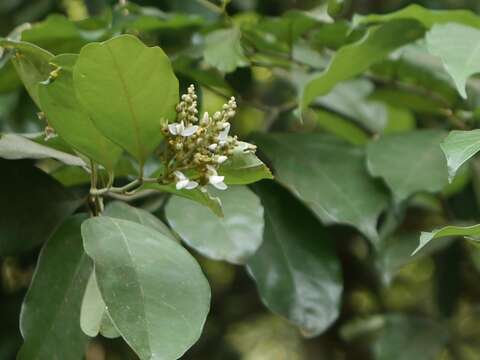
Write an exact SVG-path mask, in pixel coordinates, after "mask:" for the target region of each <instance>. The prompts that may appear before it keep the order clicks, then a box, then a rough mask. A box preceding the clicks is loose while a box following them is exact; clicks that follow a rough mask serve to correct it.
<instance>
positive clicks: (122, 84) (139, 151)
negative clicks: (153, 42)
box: [74, 35, 178, 164]
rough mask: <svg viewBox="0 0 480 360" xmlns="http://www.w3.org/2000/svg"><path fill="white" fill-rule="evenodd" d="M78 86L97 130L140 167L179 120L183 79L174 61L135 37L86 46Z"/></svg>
mask: <svg viewBox="0 0 480 360" xmlns="http://www.w3.org/2000/svg"><path fill="white" fill-rule="evenodd" d="M74 82H75V88H76V90H77V95H78V97H79V100H80V102H81V103H83V104H84V105H85V108H86V109H87V111H88V112H89V113H90V115H91V117H92V120H93V122H94V123H95V126H96V127H97V128H98V129H99V130H100V131H101V132H102V133H103V134H104V135H105V136H107V137H108V138H110V139H111V140H113V141H114V142H116V143H117V144H118V145H120V146H121V147H122V148H124V149H125V150H127V151H128V152H129V153H130V154H132V155H133V156H134V157H135V158H136V159H137V160H138V161H140V163H141V164H143V163H144V162H145V160H146V158H147V157H148V156H149V155H150V154H151V153H152V151H153V150H154V149H155V148H156V147H157V146H158V144H159V143H160V141H161V140H162V138H163V135H162V132H161V125H162V124H163V123H165V122H166V121H167V120H170V121H173V120H174V119H175V105H176V103H177V102H178V81H177V78H176V77H175V74H174V73H173V71H172V67H171V65H170V61H169V59H168V57H167V56H166V55H165V53H164V52H163V51H162V49H160V48H158V47H152V48H149V47H147V46H145V45H144V44H143V43H142V42H141V41H140V40H139V39H137V38H136V37H134V36H131V35H122V36H118V37H116V38H113V39H111V40H108V41H105V42H103V43H90V44H88V45H86V46H85V47H83V48H82V51H81V52H80V56H79V58H78V60H77V63H76V65H75V69H74ZM106 94H107V95H108V106H105V96H106Z"/></svg>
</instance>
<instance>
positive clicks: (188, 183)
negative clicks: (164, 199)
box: [173, 170, 198, 190]
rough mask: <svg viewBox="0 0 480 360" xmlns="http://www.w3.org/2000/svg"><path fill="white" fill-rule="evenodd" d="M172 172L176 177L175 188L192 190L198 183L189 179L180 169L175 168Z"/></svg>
mask: <svg viewBox="0 0 480 360" xmlns="http://www.w3.org/2000/svg"><path fill="white" fill-rule="evenodd" d="M173 174H174V175H175V177H176V178H177V183H176V185H175V188H176V189H177V190H182V189H187V190H192V189H195V188H196V187H197V186H198V183H197V182H196V181H192V180H190V179H189V178H187V177H186V176H185V174H184V173H182V172H181V171H178V170H177V171H175V172H174V173H173Z"/></svg>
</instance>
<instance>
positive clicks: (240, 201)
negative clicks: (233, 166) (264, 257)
mask: <svg viewBox="0 0 480 360" xmlns="http://www.w3.org/2000/svg"><path fill="white" fill-rule="evenodd" d="M215 194H216V195H217V196H218V197H219V198H220V200H221V201H222V205H223V212H224V217H223V218H220V217H218V216H216V215H215V214H213V213H211V212H209V211H205V208H204V207H203V206H202V205H200V204H196V203H192V202H191V201H189V200H187V199H182V198H180V197H173V198H172V199H170V201H169V202H168V204H167V208H166V216H167V220H168V222H169V224H170V225H171V227H172V229H173V230H174V231H175V232H177V233H178V234H179V235H180V237H181V238H182V240H183V241H184V242H185V243H186V244H188V245H189V246H191V247H192V248H194V249H195V250H197V251H198V252H200V253H201V254H203V255H205V256H207V257H209V258H212V259H215V260H226V261H228V262H231V263H233V264H242V263H245V261H246V260H247V259H248V258H249V257H250V256H251V255H253V254H254V253H255V251H256V250H257V249H258V247H259V246H260V244H261V243H262V235H263V207H262V205H261V204H260V200H259V199H258V197H257V196H256V195H255V194H253V193H252V192H251V191H250V190H249V189H248V188H246V187H243V186H232V187H229V188H228V189H227V190H225V191H217V192H216V193H215Z"/></svg>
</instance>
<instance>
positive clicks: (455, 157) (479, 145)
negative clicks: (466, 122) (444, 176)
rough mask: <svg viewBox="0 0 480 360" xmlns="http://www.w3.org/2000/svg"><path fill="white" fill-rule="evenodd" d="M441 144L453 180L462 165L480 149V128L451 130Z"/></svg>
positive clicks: (450, 177)
mask: <svg viewBox="0 0 480 360" xmlns="http://www.w3.org/2000/svg"><path fill="white" fill-rule="evenodd" d="M440 146H441V147H442V150H443V153H444V154H445V157H446V158H447V165H448V175H449V179H450V181H451V180H452V179H453V177H454V176H455V174H456V173H457V171H458V169H459V168H460V166H462V165H463V164H464V163H465V162H466V161H468V160H469V159H471V158H472V157H473V156H474V155H475V154H476V153H477V152H479V151H480V130H471V131H459V130H454V131H451V132H450V133H449V134H448V136H447V137H446V138H445V140H444V141H443V142H442V143H441V144H440Z"/></svg>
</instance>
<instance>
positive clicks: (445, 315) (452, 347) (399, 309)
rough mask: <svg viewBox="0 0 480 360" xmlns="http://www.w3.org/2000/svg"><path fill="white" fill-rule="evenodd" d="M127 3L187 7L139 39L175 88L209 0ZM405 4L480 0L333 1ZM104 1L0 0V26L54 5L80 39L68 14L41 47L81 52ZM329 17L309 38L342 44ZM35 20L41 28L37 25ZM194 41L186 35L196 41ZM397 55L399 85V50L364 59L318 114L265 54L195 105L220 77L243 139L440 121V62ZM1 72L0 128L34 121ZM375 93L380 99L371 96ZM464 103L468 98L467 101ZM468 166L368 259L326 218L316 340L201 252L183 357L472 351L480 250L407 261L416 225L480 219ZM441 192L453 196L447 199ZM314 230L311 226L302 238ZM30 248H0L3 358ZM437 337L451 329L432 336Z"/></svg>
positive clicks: (12, 346)
mask: <svg viewBox="0 0 480 360" xmlns="http://www.w3.org/2000/svg"><path fill="white" fill-rule="evenodd" d="M134 3H135V4H137V5H140V6H150V7H155V8H157V9H160V10H162V11H164V12H165V14H168V13H176V14H184V15H185V16H184V17H183V18H182V17H178V18H170V20H171V22H169V23H168V25H166V26H165V28H163V29H162V28H156V29H155V30H154V31H145V33H142V39H143V40H144V41H145V42H147V43H150V44H160V45H161V46H162V47H163V48H164V49H165V50H166V51H167V52H168V54H169V55H170V56H172V57H173V58H174V59H175V62H174V63H175V69H176V71H177V73H178V74H180V75H181V82H182V83H183V84H184V85H185V84H188V83H189V82H191V81H193V80H195V79H198V77H199V76H202V72H201V71H200V70H198V68H195V67H194V66H191V61H192V60H191V58H189V57H188V56H186V57H182V51H185V48H186V47H189V46H190V40H191V35H192V33H193V32H194V31H195V30H197V29H199V27H200V26H199V25H198V24H199V22H198V21H197V20H196V17H199V18H201V19H206V20H207V21H211V26H215V20H216V19H217V17H218V14H216V13H215V11H212V10H211V8H210V7H209V6H208V5H207V4H205V3H206V1H196V0H182V1H177V0H152V1H147V0H145V1H140V0H136V1H134ZM414 3H415V4H420V5H423V6H425V7H428V8H431V9H470V10H472V11H475V12H477V13H480V2H479V1H477V0H423V1H408V0H351V1H350V2H347V4H346V5H344V8H343V9H342V10H341V11H340V12H339V14H338V19H340V20H341V19H345V20H350V19H351V17H352V15H353V14H358V13H359V14H370V13H386V12H391V11H394V10H397V9H400V8H402V7H405V6H407V5H409V4H414ZM114 5H116V2H114V1H108V0H35V1H31V0H1V1H0V35H2V36H6V35H7V34H9V33H10V32H11V30H12V29H13V28H15V27H16V26H18V25H21V24H23V23H25V22H38V21H43V20H45V18H46V17H47V16H48V15H50V14H52V13H58V14H64V15H65V16H67V17H68V18H69V19H71V20H75V21H79V23H78V26H79V28H80V29H81V30H82V31H84V33H83V35H85V36H86V38H85V37H82V36H78V34H75V29H72V28H69V27H68V26H67V25H65V29H63V30H57V31H58V39H59V40H65V39H68V41H65V42H63V44H66V46H67V47H70V48H62V49H58V48H56V46H57V43H55V42H50V43H49V42H46V43H44V44H43V46H44V47H46V48H47V49H48V48H50V50H52V51H54V52H55V53H57V52H62V51H78V49H79V47H80V46H81V45H83V44H84V43H85V42H88V41H90V40H89V39H88V36H92V37H95V32H94V31H91V32H89V31H88V29H95V28H96V27H97V26H98V24H95V22H99V23H101V22H102V21H105V22H107V21H110V20H109V19H110V17H111V16H113V15H112V13H111V11H110V9H111V8H112V6H114ZM218 5H220V4H218ZM322 5H325V4H324V2H323V1H319V0H232V1H231V2H230V3H229V4H228V6H227V11H228V13H229V14H230V16H231V17H232V19H234V21H236V22H239V23H244V24H248V23H249V22H251V23H252V24H255V18H256V17H257V16H282V14H284V13H285V12H287V11H289V10H292V9H303V10H311V9H314V8H318V7H319V6H322ZM186 14H191V15H192V16H193V17H187V16H186ZM92 16H95V18H91V17H92ZM87 19H88V20H87ZM51 20H52V19H51ZM52 21H53V20H52ZM57 21H58V19H57ZM182 22H190V25H189V26H184V24H183V23H182ZM336 24H338V25H336V26H337V27H335V28H332V29H330V31H328V30H327V29H326V30H325V31H324V32H321V31H318V32H313V33H311V34H310V35H311V36H312V38H310V39H309V40H310V41H311V42H310V44H313V45H312V46H313V47H314V48H315V47H316V48H323V47H327V48H331V49H335V48H337V47H338V46H339V45H341V44H342V43H343V42H344V41H345V39H343V38H342V31H344V29H343V27H342V22H341V21H337V23H336ZM142 26H144V28H145V29H148V27H149V26H150V25H149V24H148V23H146V24H143V25H142ZM265 26H275V24H266V25H265ZM207 27H208V25H207ZM57 29H58V28H57ZM44 30H45V31H49V30H48V28H47V26H46V25H45V28H44ZM254 30H255V25H254V26H253V29H252V31H251V36H253V37H254V36H255V31H254ZM272 31H273V30H272ZM69 37H70V38H69ZM193 40H194V41H193V44H194V45H195V38H194V39H193ZM256 40H258V39H253V41H255V42H256ZM194 45H193V47H192V48H190V49H189V50H190V51H192V52H194V51H195V46H194ZM257 45H258V44H257ZM278 46H280V47H282V46H283V44H282V43H280V44H278ZM309 50H311V49H303V50H302V49H300V52H299V53H298V54H297V57H296V59H297V61H298V62H299V63H308V62H309V61H311V59H312V56H315V60H316V62H315V64H318V63H320V62H321V56H323V54H322V53H320V52H317V53H315V54H313V55H312V53H311V52H309ZM411 50H412V51H414V49H411ZM406 56H410V59H413V60H412V61H413V62H414V65H412V67H411V68H409V67H408V64H406V65H405V67H404V68H402V71H403V72H402V73H401V75H399V76H402V80H404V83H406V84H407V87H406V88H405V90H406V91H402V90H404V89H398V88H395V89H394V88H393V87H392V88H391V87H388V86H382V84H383V83H382V79H384V78H388V76H389V74H390V73H389V71H390V69H393V70H391V71H399V70H398V69H395V66H396V65H398V64H396V60H388V61H384V62H382V63H380V64H378V65H377V66H376V67H374V69H373V71H372V78H371V80H372V82H367V83H366V84H365V83H362V80H355V82H356V83H354V84H350V85H349V86H348V87H347V88H346V89H345V91H346V93H341V94H340V95H338V96H337V97H335V96H334V95H331V96H328V97H325V98H324V99H322V102H323V106H320V107H319V111H320V113H321V114H323V117H322V116H320V117H319V120H318V122H317V121H312V120H311V119H308V118H307V119H306V121H305V123H303V124H300V123H299V122H298V120H297V118H296V117H295V116H294V115H293V113H292V112H291V110H292V109H293V107H294V106H292V103H291V99H292V98H293V97H294V94H295V89H294V87H293V85H292V83H291V82H289V81H286V79H285V77H284V76H279V75H278V74H279V73H280V75H282V74H281V72H275V71H273V70H272V66H270V65H268V66H263V65H262V62H267V63H268V62H269V61H273V59H270V58H267V57H265V58H258V59H257V60H256V61H257V62H258V65H259V66H255V63H254V64H253V65H254V66H253V67H251V68H244V67H240V68H237V69H236V70H235V71H234V72H231V73H229V74H228V75H227V76H226V77H225V79H223V78H222V77H215V76H213V77H212V78H209V79H207V81H206V83H208V82H210V83H211V84H213V85H214V86H203V87H201V89H202V92H201V97H202V105H203V108H204V110H212V109H216V108H218V105H219V104H220V105H221V104H222V103H223V102H224V97H223V95H222V94H218V93H217V92H218V88H219V87H223V88H224V89H227V88H230V92H231V94H235V95H236V96H237V95H238V98H239V103H240V114H239V115H238V119H237V120H236V122H235V131H236V133H238V134H240V135H241V136H244V137H248V135H249V134H250V133H252V132H253V131H258V130H264V129H265V128H268V127H271V128H273V129H276V130H293V131H300V132H307V131H312V130H321V129H323V130H325V129H326V130H327V131H328V124H329V120H331V119H332V118H338V117H340V118H343V117H346V118H357V119H365V121H366V122H364V121H362V125H363V126H364V127H367V128H370V129H375V128H376V127H378V126H380V125H379V124H378V122H382V121H384V120H382V119H384V118H386V119H387V120H386V121H387V122H388V119H390V118H392V117H393V118H395V119H396V121H394V122H392V121H390V122H388V124H387V125H386V130H385V131H386V132H387V131H388V132H392V133H393V132H398V131H402V129H411V128H412V127H414V126H415V124H417V125H418V126H419V127H430V126H432V124H433V126H437V125H438V123H444V122H445V114H444V113H443V112H442V110H443V109H444V106H439V102H440V103H441V104H442V105H445V103H446V104H447V105H448V106H447V107H448V108H449V109H452V108H454V107H455V104H456V102H458V99H457V95H456V93H455V91H454V90H452V88H451V86H450V85H446V86H445V85H443V84H444V78H443V79H442V74H441V73H438V74H434V75H433V78H432V75H431V72H430V73H429V72H428V71H425V72H422V71H419V70H418V69H419V68H421V67H422V66H424V67H425V66H426V67H430V68H433V67H434V66H435V64H431V63H429V62H428V61H429V59H426V62H425V63H424V64H423V65H422V63H421V60H422V59H421V57H420V56H419V55H418V54H415V53H411V54H406ZM318 57H320V59H318ZM275 60H277V61H281V60H282V59H281V58H278V59H275ZM317 60H318V61H317ZM352 61H355V59H352ZM398 61H399V60H398ZM398 61H397V62H398ZM325 62H326V59H324V63H325ZM410 64H411V63H410ZM279 68H281V65H280V66H279ZM10 70H11V69H8V66H5V67H3V68H2V70H0V72H3V74H0V75H2V76H0V131H2V132H19V133H33V132H37V131H42V130H43V127H44V124H42V123H41V121H39V120H38V119H37V115H36V111H37V110H36V108H35V106H34V104H33V103H32V101H31V100H30V98H29V97H28V95H27V94H26V91H25V90H24V89H23V87H22V86H21V85H20V82H19V80H18V79H17V78H16V76H15V73H14V72H11V73H10V72H9V71H10ZM439 74H440V75H439ZM204 76H205V75H204ZM224 82H226V83H227V86H224ZM422 82H423V83H425V82H428V83H429V84H431V83H432V82H433V83H435V84H437V85H438V86H436V87H435V90H436V91H437V92H439V93H440V94H441V95H440V96H439V97H437V98H432V97H428V96H419V94H415V93H413V92H411V91H410V90H411V88H410V87H408V84H410V85H411V84H413V85H415V84H418V83H422ZM372 84H373V85H372ZM217 85H220V86H217ZM337 90H338V89H337ZM348 92H350V94H349V93H348ZM362 94H363V95H362ZM412 94H413V95H414V96H413V97H412ZM355 96H356V97H358V96H360V97H362V96H363V100H366V99H365V98H368V101H363V102H362V106H361V107H352V108H348V107H345V105H344V103H343V101H344V99H345V98H355ZM473 101H475V99H474V100H473ZM378 104H380V107H378V106H376V105H378ZM320 105H322V104H320ZM325 108H328V111H327V110H325ZM471 108H473V109H476V106H475V104H474V105H473V106H472V107H471ZM331 110H334V111H331ZM460 110H462V109H460ZM385 112H386V113H385ZM475 115H476V114H475V112H473V116H475ZM322 119H324V120H323V121H322ZM455 119H456V118H454V117H452V118H451V120H455ZM439 120H440V121H439ZM368 121H371V122H373V123H370V122H368ZM348 124H349V123H348ZM348 124H347V123H346V124H345V127H346V129H347V130H345V131H344V132H342V134H343V136H345V137H346V138H349V139H350V140H352V141H353V142H359V143H361V142H362V141H363V140H362V139H363V136H364V135H363V134H364V132H363V131H358V130H356V128H351V127H350V126H349V125H348ZM440 127H441V126H440ZM445 127H447V126H445ZM47 165H48V164H47ZM47 165H45V166H47ZM474 168H476V169H477V171H476V172H474V173H473V174H469V175H465V176H464V177H463V180H462V178H460V180H459V181H457V183H454V185H452V186H451V188H450V190H448V189H447V190H445V191H446V192H445V195H444V196H442V197H441V199H440V201H437V200H436V199H434V198H433V197H430V196H429V195H419V196H416V197H414V198H413V199H412V200H411V201H410V203H409V207H408V211H406V213H405V216H404V217H403V220H402V221H401V224H400V226H399V227H398V230H397V231H396V232H395V236H394V237H393V238H392V240H391V241H389V242H385V244H383V245H382V247H381V249H380V250H379V255H377V256H372V254H371V251H370V249H369V246H368V243H367V242H366V241H365V239H363V238H362V237H361V236H360V235H359V234H358V233H357V232H355V231H353V230H352V229H351V228H347V227H343V226H332V227H330V229H329V230H330V233H331V237H332V238H333V239H335V244H336V250H337V253H338V256H339V257H340V260H341V263H342V267H343V279H344V286H345V290H344V294H343V301H342V308H341V314H340V317H339V319H338V320H337V321H336V322H335V323H334V325H333V326H332V327H330V328H329V329H328V331H326V332H325V333H323V334H322V335H321V336H318V337H315V338H312V339H305V338H304V337H302V335H301V334H300V332H299V331H298V330H297V329H296V328H295V327H293V326H292V325H290V324H289V323H288V322H287V321H286V320H284V319H282V318H281V317H278V316H275V315H272V314H271V313H269V312H268V311H267V310H266V309H265V307H264V306H263V305H262V303H261V301H260V300H259V297H258V294H257V290H256V288H255V285H254V283H253V282H252V281H251V279H250V278H249V277H248V275H247V273H246V271H245V270H244V269H243V268H240V267H235V266H233V265H229V264H227V263H224V262H213V261H211V260H208V259H205V258H202V257H200V256H198V258H199V261H200V263H201V264H202V267H203V269H204V271H205V272H206V275H207V277H208V278H209V280H210V283H211V286H212V291H213V304H212V310H211V314H210V316H209V320H208V322H207V324H206V328H205V332H204V334H203V336H202V338H201V340H200V341H199V343H198V344H196V345H195V346H194V347H193V348H192V349H191V350H190V351H189V352H188V353H187V354H186V355H185V356H184V359H192V360H203V359H208V360H215V359H218V360H220V359H221V360H229V359H232V360H234V359H239V360H240V359H243V360H314V359H315V360H316V359H329V360H331V359H333V360H336V359H338V360H342V359H352V360H364V359H365V360H367V359H377V360H390V359H392V360H396V359H405V360H407V359H408V360H416V359H419V360H423V359H431V358H435V359H442V360H449V359H466V360H470V359H472V360H474V359H480V340H479V339H480V337H479V335H480V325H479V324H480V286H479V284H480V282H479V281H478V279H479V278H480V251H479V250H478V249H476V248H475V247H474V245H471V244H470V243H466V242H462V243H461V242H452V241H444V242H439V245H437V246H436V247H435V248H432V249H430V250H431V251H430V252H431V255H429V256H419V257H416V258H414V259H411V258H410V253H411V251H412V249H413V248H415V246H416V244H417V241H418V234H419V232H420V231H421V230H428V229H432V228H434V227H435V226H437V225H440V224H444V223H445V222H446V220H447V219H448V220H452V218H455V219H457V220H458V219H459V220H465V221H468V220H471V219H475V218H477V219H478V215H479V214H480V208H479V202H478V197H479V188H478V176H479V172H478V169H479V167H478V164H476V166H474ZM468 176H473V177H474V178H475V179H476V181H474V182H472V183H468V184H466V183H467V180H465V177H468ZM455 187H456V188H455ZM458 189H461V191H458ZM448 191H450V193H451V194H453V195H451V196H450V195H449V194H448ZM142 205H143V206H149V205H151V204H142ZM152 206H153V205H152ZM153 207H154V206H153ZM453 214H454V215H453ZM315 231H316V230H315V229H312V236H314V232H315ZM37 255H38V254H37V252H35V251H34V252H32V253H30V254H26V255H23V256H21V257H7V258H2V259H0V266H1V268H0V278H1V294H2V295H1V296H0V359H1V360H3V359H5V360H10V359H13V358H14V357H15V355H14V354H15V353H16V351H17V350H18V347H19V346H20V344H21V336H20V333H19V331H18V317H19V312H20V305H21V301H22V298H23V295H24V293H25V291H26V289H27V287H28V284H29V281H30V279H31V275H32V272H33V269H34V264H35V259H36V257H37ZM422 255H425V254H422ZM59 271H61V269H59ZM385 314H387V315H385ZM447 335H448V338H449V339H450V340H449V341H442V339H444V338H446V337H447ZM134 358H135V356H134V354H133V353H131V352H130V351H129V350H128V347H127V346H126V345H125V344H124V343H122V342H121V341H120V340H114V341H107V340H105V339H99V340H96V341H95V342H94V343H92V344H91V346H90V348H89V353H88V359H89V360H100V359H111V360H114V359H134Z"/></svg>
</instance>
